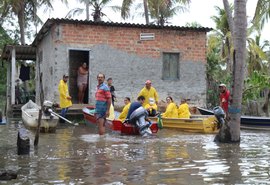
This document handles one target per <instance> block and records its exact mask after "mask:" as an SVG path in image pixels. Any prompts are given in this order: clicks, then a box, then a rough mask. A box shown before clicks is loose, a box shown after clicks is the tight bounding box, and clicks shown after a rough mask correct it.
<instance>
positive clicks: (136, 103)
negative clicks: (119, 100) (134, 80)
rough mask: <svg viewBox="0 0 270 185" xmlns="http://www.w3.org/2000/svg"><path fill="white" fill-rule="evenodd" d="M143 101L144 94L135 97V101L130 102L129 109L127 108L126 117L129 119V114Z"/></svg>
mask: <svg viewBox="0 0 270 185" xmlns="http://www.w3.org/2000/svg"><path fill="white" fill-rule="evenodd" d="M144 101H145V97H144V96H139V97H138V98H137V101H135V102H132V103H131V104H130V107H129V110H128V114H127V117H126V119H130V115H131V114H132V113H133V112H134V111H135V110H136V109H137V108H139V107H142V105H143V103H144Z"/></svg>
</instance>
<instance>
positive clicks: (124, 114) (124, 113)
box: [118, 103, 131, 122]
mask: <svg viewBox="0 0 270 185" xmlns="http://www.w3.org/2000/svg"><path fill="white" fill-rule="evenodd" d="M130 104H131V103H128V104H126V105H125V106H124V108H123V110H122V112H121V113H120V115H119V117H118V119H120V120H121V121H122V122H124V121H125V119H126V118H127V114H128V110H129V107H130Z"/></svg>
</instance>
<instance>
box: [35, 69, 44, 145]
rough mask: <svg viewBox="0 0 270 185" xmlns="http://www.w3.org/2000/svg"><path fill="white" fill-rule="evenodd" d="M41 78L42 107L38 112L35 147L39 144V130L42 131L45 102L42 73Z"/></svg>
mask: <svg viewBox="0 0 270 185" xmlns="http://www.w3.org/2000/svg"><path fill="white" fill-rule="evenodd" d="M39 78H40V79H39V82H40V104H41V108H40V109H39V112H38V126H37V130H36V135H35V140H34V146H35V147H36V146H37V145H38V140H39V132H40V124H41V117H42V111H43V102H44V93H43V84H42V73H40V77H39Z"/></svg>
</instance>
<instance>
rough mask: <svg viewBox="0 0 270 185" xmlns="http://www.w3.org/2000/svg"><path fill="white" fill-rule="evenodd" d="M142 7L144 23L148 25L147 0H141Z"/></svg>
mask: <svg viewBox="0 0 270 185" xmlns="http://www.w3.org/2000/svg"><path fill="white" fill-rule="evenodd" d="M143 6H144V14H145V23H146V24H147V25H148V24H149V13H148V5H147V0H143Z"/></svg>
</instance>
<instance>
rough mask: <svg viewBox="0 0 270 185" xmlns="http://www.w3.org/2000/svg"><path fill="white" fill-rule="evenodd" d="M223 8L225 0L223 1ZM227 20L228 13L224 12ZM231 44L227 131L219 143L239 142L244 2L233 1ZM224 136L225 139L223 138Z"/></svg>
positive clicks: (244, 25) (244, 49) (244, 41)
mask: <svg viewBox="0 0 270 185" xmlns="http://www.w3.org/2000/svg"><path fill="white" fill-rule="evenodd" d="M223 2H224V6H225V3H226V2H228V1H227V0H223ZM226 13H227V16H228V18H229V17H230V15H229V14H230V13H229V12H226ZM233 23H234V24H233V27H234V32H233V43H234V48H235V49H234V57H233V58H234V61H233V62H234V64H233V84H232V94H231V97H232V99H231V104H230V106H229V112H228V116H227V118H226V122H227V126H228V129H226V130H225V132H226V133H223V135H221V134H219V136H220V137H219V140H218V141H219V142H226V143H228V142H240V118H241V108H242V91H243V85H244V83H243V82H244V63H245V56H246V36H247V18H246V0H235V1H234V20H233ZM224 136H226V137H224Z"/></svg>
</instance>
